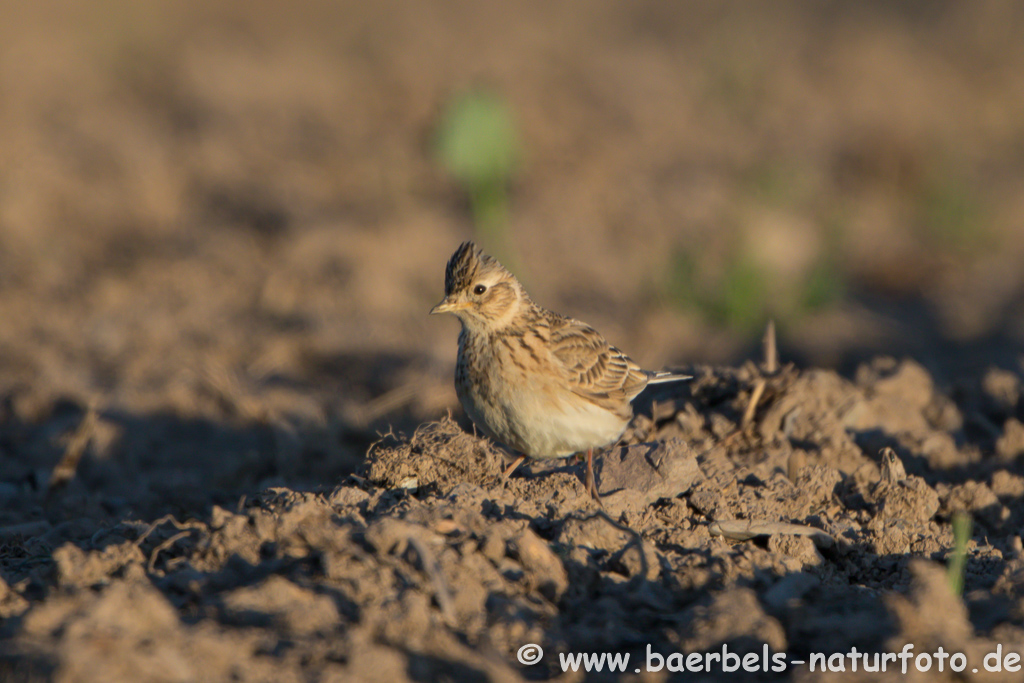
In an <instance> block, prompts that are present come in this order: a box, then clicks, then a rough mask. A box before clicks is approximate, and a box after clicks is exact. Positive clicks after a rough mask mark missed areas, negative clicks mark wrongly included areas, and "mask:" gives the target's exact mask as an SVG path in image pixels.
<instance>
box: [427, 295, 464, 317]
mask: <svg viewBox="0 0 1024 683" xmlns="http://www.w3.org/2000/svg"><path fill="white" fill-rule="evenodd" d="M466 305H467V304H466V303H465V302H463V303H457V302H455V301H451V300H450V299H449V298H448V297H445V298H443V299H441V303H439V304H438V305H436V306H434V307H433V308H431V309H430V315H434V314H436V313H454V312H455V311H459V310H462V309H463V308H465V307H466Z"/></svg>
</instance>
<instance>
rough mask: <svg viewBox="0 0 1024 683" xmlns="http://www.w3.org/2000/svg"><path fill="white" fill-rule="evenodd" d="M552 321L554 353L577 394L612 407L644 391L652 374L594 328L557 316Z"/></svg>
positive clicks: (552, 350)
mask: <svg viewBox="0 0 1024 683" xmlns="http://www.w3.org/2000/svg"><path fill="white" fill-rule="evenodd" d="M548 322H549V324H550V326H551V327H550V330H551V352H552V355H553V356H554V357H555V359H556V361H557V362H558V363H559V364H560V365H561V366H562V368H563V369H564V370H565V372H566V376H567V378H568V380H569V384H570V386H571V388H572V391H573V392H574V393H576V394H579V395H580V396H583V397H585V398H588V399H590V400H592V401H595V402H597V403H601V404H608V405H609V407H611V404H619V405H622V404H624V403H627V402H629V401H631V400H633V399H634V398H635V397H636V395H637V394H639V393H640V392H641V391H643V388H644V387H645V386H646V385H647V381H648V379H649V377H650V374H651V373H648V372H647V371H646V370H643V369H641V368H640V366H639V365H637V364H636V363H634V362H633V360H632V359H631V358H630V357H629V356H627V355H626V354H624V353H622V351H619V350H618V349H617V348H615V347H614V346H612V345H610V344H609V343H608V342H607V341H605V338H604V337H602V336H601V334H600V333H599V332H598V331H597V330H595V329H594V328H593V327H591V326H589V325H587V324H585V323H582V322H580V321H579V320H573V319H571V318H562V317H561V316H557V317H556V316H554V315H552V316H551V317H550V318H549V320H548ZM623 407H624V406H623Z"/></svg>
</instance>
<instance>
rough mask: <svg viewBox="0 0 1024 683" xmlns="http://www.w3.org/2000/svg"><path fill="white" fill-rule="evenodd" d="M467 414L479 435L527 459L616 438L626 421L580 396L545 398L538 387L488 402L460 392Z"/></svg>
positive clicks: (563, 454) (556, 455) (574, 450)
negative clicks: (532, 391)
mask: <svg viewBox="0 0 1024 683" xmlns="http://www.w3.org/2000/svg"><path fill="white" fill-rule="evenodd" d="M459 398H460V399H461V401H462V404H463V407H464V408H465V409H466V412H467V413H468V414H469V417H470V419H472V420H473V422H474V424H476V425H477V427H479V428H480V429H481V430H482V431H483V432H484V433H485V434H487V435H488V436H490V437H491V438H493V439H495V440H496V441H499V442H500V443H502V444H504V445H506V446H508V447H509V448H512V449H515V450H516V451H519V452H520V453H522V454H523V455H528V456H530V457H531V458H564V457H566V456H568V455H572V454H573V453H579V452H581V451H586V450H587V449H589V448H600V447H602V446H607V445H608V444H610V443H612V442H614V441H615V440H617V439H618V438H619V437H620V436H621V435H622V432H623V431H625V429H626V425H627V424H628V420H626V419H624V418H623V417H622V416H621V415H618V414H615V413H612V412H610V411H608V410H606V409H604V408H602V407H600V406H598V405H596V404H595V403H592V402H590V401H588V400H586V399H584V398H583V397H581V396H578V395H576V394H572V393H568V392H566V394H564V395H562V396H561V397H560V398H559V400H557V401H555V400H551V399H550V398H548V397H547V396H546V395H542V394H541V393H540V392H538V393H537V394H535V395H533V396H530V397H523V396H518V397H510V398H509V400H505V401H498V402H496V403H494V404H493V405H491V406H490V407H485V406H483V405H480V404H478V403H477V401H475V400H474V397H471V396H468V395H466V396H460V397H459Z"/></svg>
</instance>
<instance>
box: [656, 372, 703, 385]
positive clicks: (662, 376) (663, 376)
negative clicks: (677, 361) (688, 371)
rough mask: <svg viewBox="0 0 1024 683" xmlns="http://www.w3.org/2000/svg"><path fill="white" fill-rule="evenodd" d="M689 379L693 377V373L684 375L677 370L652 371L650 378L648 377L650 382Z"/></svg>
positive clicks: (658, 382) (657, 382) (659, 382)
mask: <svg viewBox="0 0 1024 683" xmlns="http://www.w3.org/2000/svg"><path fill="white" fill-rule="evenodd" d="M688 379H693V375H683V374H679V373H676V372H668V371H667V370H663V371H661V372H652V373H651V376H650V378H648V380H647V383H648V384H661V383H662V382H682V381H685V380H688Z"/></svg>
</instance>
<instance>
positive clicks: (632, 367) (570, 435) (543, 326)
mask: <svg viewBox="0 0 1024 683" xmlns="http://www.w3.org/2000/svg"><path fill="white" fill-rule="evenodd" d="M439 313H449V314H452V315H455V316H456V317H457V318H458V319H459V322H460V323H461V331H460V332H459V352H458V359H457V361H456V365H455V393H456V394H457V396H458V398H459V402H460V403H461V404H462V407H463V409H464V410H465V411H466V414H467V415H468V416H469V418H470V419H471V420H472V421H473V424H475V425H476V427H477V428H478V429H479V430H480V431H482V432H483V433H484V434H485V435H486V436H488V437H490V438H491V439H492V440H494V441H496V442H498V443H499V444H502V445H504V446H505V447H507V448H509V449H511V450H512V451H516V452H518V453H519V456H518V457H517V458H516V459H515V461H514V462H513V463H512V464H511V465H510V466H509V467H508V468H507V469H506V470H505V471H504V473H503V478H504V479H507V478H508V477H509V476H510V475H511V474H512V472H513V471H515V469H516V468H517V467H518V466H519V465H520V464H521V463H522V462H523V461H524V460H525V459H526V458H533V459H549V458H565V457H568V456H571V455H577V456H578V457H580V456H582V453H583V452H584V451H585V452H586V462H587V470H586V488H587V492H588V493H589V494H590V495H591V496H592V497H593V498H594V500H596V501H597V502H598V505H600V495H599V493H598V489H597V484H596V481H595V478H594V449H595V448H598V449H599V448H601V447H604V446H607V445H609V444H612V443H614V442H616V441H618V439H619V438H620V437H621V436H622V434H623V432H624V431H625V430H626V426H627V425H628V424H629V421H630V420H631V419H632V417H633V407H632V404H631V402H632V400H633V399H634V398H636V397H637V396H638V395H639V394H640V392H641V391H643V390H644V389H645V388H646V387H647V386H649V385H652V384H659V383H662V382H674V381H680V380H687V379H692V377H691V376H689V375H684V374H677V373H673V372H668V371H661V372H655V371H651V370H644V369H643V368H641V367H640V366H639V365H638V364H637V363H635V362H634V361H633V360H632V359H630V358H629V356H627V355H626V354H624V353H623V352H622V351H620V350H619V349H617V348H616V347H614V346H612V345H611V344H609V343H608V342H607V341H606V340H605V338H604V337H603V336H601V334H600V333H599V332H598V331H597V330H595V329H594V328H593V327H591V326H590V325H588V324H586V323H584V322H581V321H579V320H576V319H573V318H569V317H566V316H563V315H560V314H558V313H555V312H553V311H549V310H547V309H546V308H543V307H542V306H539V305H538V304H536V303H534V301H533V300H532V299H531V298H530V296H529V294H527V292H526V289H525V288H524V287H523V285H522V284H521V283H520V282H519V280H518V279H517V278H516V277H515V275H513V274H512V273H511V272H510V271H509V270H508V269H506V268H505V267H504V266H503V265H501V263H499V262H498V260H497V259H495V258H493V257H491V256H488V255H487V254H485V253H484V252H483V250H481V249H480V247H478V246H477V245H476V244H474V243H473V242H472V241H466V242H463V243H462V244H461V245H459V247H458V249H456V250H455V253H453V254H452V256H451V258H450V259H449V260H448V265H447V267H446V269H445V277H444V298H443V299H442V300H441V301H440V303H438V304H437V305H436V306H434V307H433V308H432V309H431V310H430V314H431V315H435V314H439Z"/></svg>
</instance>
